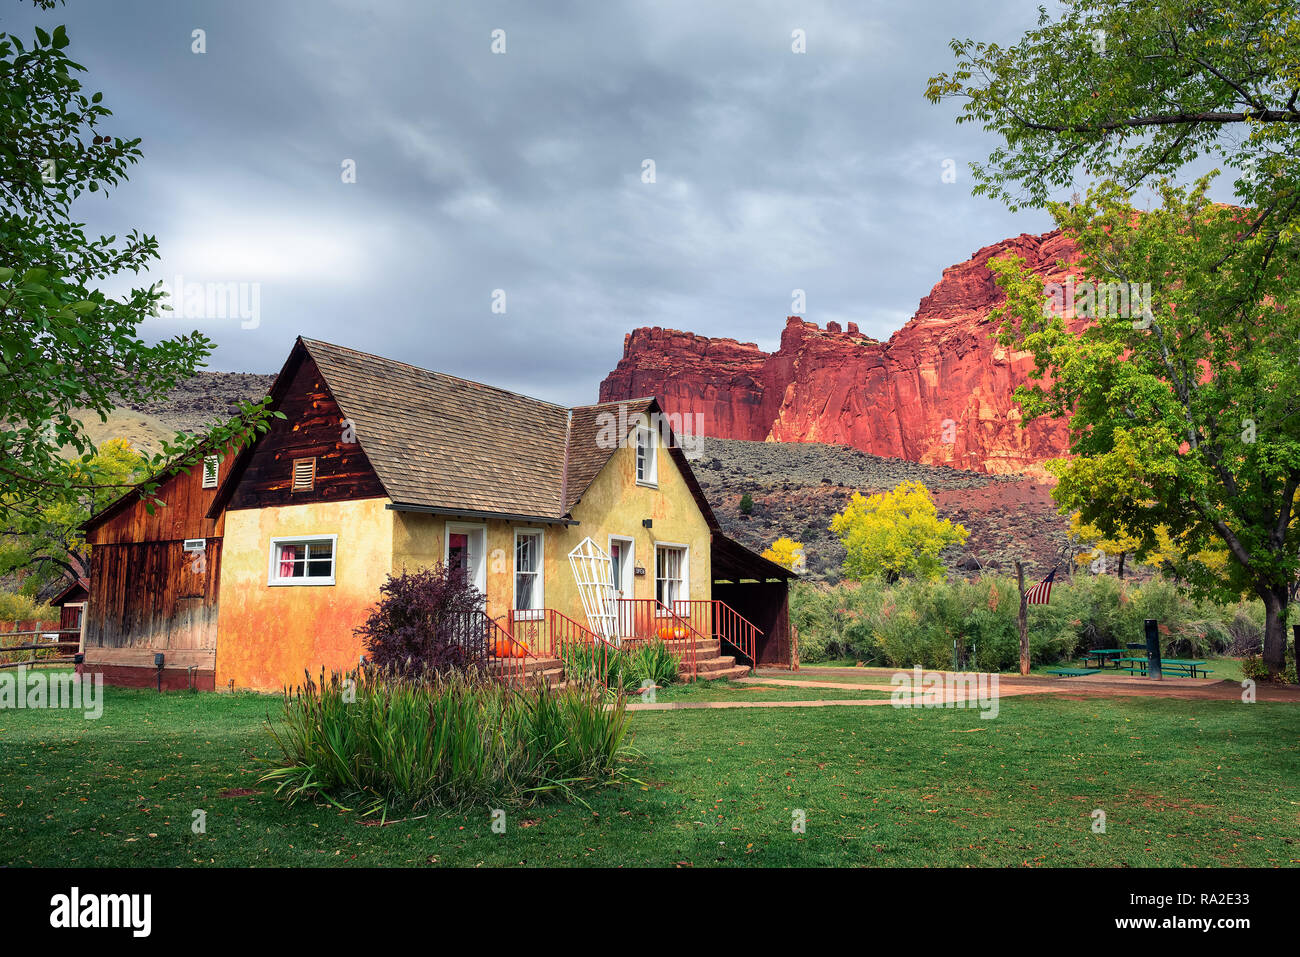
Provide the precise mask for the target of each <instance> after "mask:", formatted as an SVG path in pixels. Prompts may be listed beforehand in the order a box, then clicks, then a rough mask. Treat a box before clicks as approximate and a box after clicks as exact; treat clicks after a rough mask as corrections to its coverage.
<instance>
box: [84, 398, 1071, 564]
mask: <svg viewBox="0 0 1300 957" xmlns="http://www.w3.org/2000/svg"><path fill="white" fill-rule="evenodd" d="M272 379H273V377H272V376H265V375H250V374H241V373H203V374H201V375H198V376H196V377H195V378H193V379H190V380H188V381H186V382H184V383H182V384H181V386H180V387H179V388H178V389H176V390H175V391H174V392H173V393H172V394H171V395H170V396H169V397H168V398H167V399H166V400H163V401H159V402H155V403H150V404H148V405H144V406H141V407H140V408H130V407H124V408H122V409H120V410H119V411H118V413H117V414H115V415H114V416H113V417H112V418H111V420H110V422H109V423H108V424H106V425H104V426H102V427H100V426H98V424H97V427H96V430H97V432H100V431H102V432H103V433H104V434H103V435H97V438H100V439H103V438H108V437H110V436H111V435H122V436H126V437H128V438H130V439H131V440H132V442H133V444H136V445H137V446H138V447H142V448H148V447H151V446H156V443H157V440H158V439H160V438H162V437H163V436H164V435H170V434H172V433H174V432H175V431H178V430H179V431H198V430H200V429H202V428H203V427H204V426H205V425H207V424H209V423H212V422H216V421H218V420H220V419H222V418H224V417H226V416H228V415H230V414H231V412H232V411H233V405H234V403H235V401H237V400H238V399H255V398H260V397H261V396H263V395H265V394H266V392H267V391H268V390H269V389H270V386H271V381H272ZM692 465H693V467H694V469H695V473H696V475H697V476H698V478H699V480H700V484H701V485H702V486H703V488H704V491H705V494H706V495H707V497H708V499H709V502H710V503H711V504H712V506H713V508H714V510H715V512H716V513H717V515H718V519H719V521H721V522H722V524H723V527H724V528H725V529H726V531H727V533H728V534H730V535H732V536H734V537H735V538H737V539H739V540H740V541H742V542H745V543H746V544H748V545H750V546H751V547H753V548H756V549H759V550H762V549H763V548H766V547H767V546H768V545H770V544H771V543H772V542H773V541H774V540H775V539H777V538H779V537H780V536H782V535H787V536H789V537H791V538H794V539H796V540H798V541H801V542H803V543H804V545H805V547H806V551H807V556H808V565H809V567H808V573H809V577H811V578H815V579H826V580H831V581H833V580H836V579H838V578H839V574H840V571H839V570H840V565H841V563H842V562H843V560H844V550H843V548H842V546H841V545H840V544H839V541H838V540H837V539H836V538H835V537H834V536H833V535H832V534H831V533H830V531H829V528H828V526H829V524H830V520H831V516H832V515H834V514H835V513H836V512H838V511H840V510H841V509H843V508H844V505H845V503H846V502H847V501H848V499H849V497H850V496H851V495H852V494H853V493H854V492H855V491H861V492H863V493H864V494H869V493H871V492H879V491H884V490H886V489H891V488H893V487H894V486H896V485H897V484H898V483H899V482H904V481H910V480H917V481H921V482H923V483H925V485H926V487H927V488H929V489H930V491H931V493H932V494H933V495H934V498H935V501H936V503H937V504H938V506H939V511H940V514H941V515H943V517H945V518H948V519H951V520H953V521H956V522H961V523H962V524H963V525H965V526H966V528H967V530H968V531H969V532H970V539H969V540H968V541H967V543H966V545H965V546H964V547H962V548H957V549H952V550H951V551H950V552H949V553H947V554H945V555H944V559H945V562H946V563H947V564H948V566H949V567H950V568H952V569H954V570H956V571H959V572H964V573H970V574H975V573H978V570H979V569H980V568H981V567H984V568H990V569H994V570H1001V571H1006V570H1008V569H1010V567H1011V562H1012V561H1013V560H1014V559H1016V558H1019V559H1021V560H1022V561H1026V562H1028V563H1030V566H1031V568H1034V569H1035V570H1038V569H1042V570H1043V571H1045V570H1046V568H1049V567H1051V564H1052V562H1053V561H1054V559H1055V556H1056V554H1057V551H1058V549H1059V548H1060V547H1061V546H1062V545H1063V544H1064V542H1065V537H1066V534H1065V533H1066V524H1065V522H1064V520H1063V519H1062V518H1061V517H1060V516H1059V515H1057V512H1056V508H1055V505H1054V504H1053V503H1052V500H1051V497H1050V495H1049V493H1048V488H1047V487H1046V486H1045V485H1043V484H1041V483H1039V482H1037V481H1035V480H1033V479H1031V478H1027V477H1025V476H1009V475H992V474H988V473H987V472H975V471H965V470H961V469H955V468H950V467H948V466H943V465H930V464H924V463H919V462H911V461H907V460H905V459H899V458H885V457H881V456H877V455H871V454H868V453H866V452H863V451H861V450H859V449H854V448H850V447H847V446H844V445H829V444H819V443H799V442H750V441H742V440H728V439H713V438H710V439H706V440H705V441H704V443H703V451H702V454H701V455H700V456H699V457H698V458H696V459H695V460H694V461H693V462H692ZM746 493H748V494H749V495H750V496H751V498H752V499H753V501H754V507H753V509H752V510H751V512H750V514H748V515H745V514H742V513H741V510H740V500H741V498H742V497H743V496H744V495H745V494H746Z"/></svg>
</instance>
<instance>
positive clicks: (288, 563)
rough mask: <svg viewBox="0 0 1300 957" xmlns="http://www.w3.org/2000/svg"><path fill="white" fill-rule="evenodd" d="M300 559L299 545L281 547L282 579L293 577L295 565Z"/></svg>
mask: <svg viewBox="0 0 1300 957" xmlns="http://www.w3.org/2000/svg"><path fill="white" fill-rule="evenodd" d="M297 558H298V546H297V545H281V546H280V577H281V578H292V577H293V563H294V561H295V560H296V559H297Z"/></svg>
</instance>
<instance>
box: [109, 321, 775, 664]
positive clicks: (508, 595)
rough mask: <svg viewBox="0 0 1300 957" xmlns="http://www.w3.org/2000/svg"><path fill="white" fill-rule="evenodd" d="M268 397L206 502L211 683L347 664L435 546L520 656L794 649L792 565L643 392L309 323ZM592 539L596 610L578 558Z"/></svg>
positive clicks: (744, 655) (538, 659) (706, 657)
mask: <svg viewBox="0 0 1300 957" xmlns="http://www.w3.org/2000/svg"><path fill="white" fill-rule="evenodd" d="M271 399H272V407H273V408H274V409H275V410H276V411H278V412H279V413H281V414H282V415H283V416H284V417H283V418H277V419H276V420H275V422H274V424H273V425H272V427H271V428H270V430H269V431H268V432H267V433H266V434H264V435H262V436H261V437H259V438H258V440H257V441H256V442H255V443H253V444H252V445H250V446H248V447H247V448H245V449H244V450H243V451H242V452H241V453H240V454H239V455H238V456H237V457H235V458H234V459H233V461H231V462H230V463H229V465H228V468H226V469H225V473H226V474H225V475H224V477H223V479H222V481H221V482H220V484H219V486H218V487H217V488H216V489H215V491H214V493H213V494H212V497H211V503H210V505H209V506H208V509H207V512H206V516H207V517H208V518H209V519H216V518H218V517H220V518H223V519H224V528H223V538H222V540H221V541H220V548H219V555H220V569H219V587H218V589H217V593H218V595H219V614H218V618H217V621H218V625H217V638H216V655H215V676H214V677H215V681H214V682H213V684H215V686H216V687H217V688H226V687H236V688H252V689H261V690H277V689H279V688H281V687H283V686H285V685H287V684H295V683H298V682H300V681H301V680H302V678H303V675H304V671H306V672H309V673H312V674H315V673H317V672H318V671H319V670H320V669H321V668H324V669H326V670H327V671H328V670H346V669H351V668H353V667H355V666H356V665H357V663H358V661H359V660H360V659H361V657H362V656H363V655H364V653H365V648H364V645H363V642H362V640H361V639H360V638H359V637H357V636H356V635H355V634H354V630H355V629H356V628H357V627H358V625H360V624H361V623H362V622H363V621H364V620H365V618H366V616H367V614H368V613H369V611H370V609H371V608H372V607H373V606H374V603H375V601H376V600H377V598H378V597H379V594H380V587H381V586H382V585H383V584H384V582H385V581H386V579H387V578H388V576H389V575H390V574H395V573H399V572H401V571H403V570H417V569H422V568H427V567H430V566H433V565H436V564H438V563H443V564H445V565H449V566H452V567H456V568H460V569H462V570H463V571H464V573H465V574H466V576H467V577H468V578H469V580H470V581H472V582H473V583H474V584H475V585H476V586H477V587H478V589H479V590H480V591H481V592H482V593H483V595H484V596H485V608H484V612H485V616H484V617H485V620H486V622H487V627H488V628H489V629H490V630H491V632H492V633H493V634H498V635H502V636H506V637H507V638H508V639H511V640H513V641H514V643H515V647H516V648H518V649H525V648H526V649H527V652H526V653H525V652H524V651H523V650H519V651H516V652H514V655H516V656H518V657H520V658H529V659H532V660H531V661H530V662H529V667H535V668H537V669H543V668H545V667H546V662H547V661H548V660H550V661H552V663H553V659H554V657H555V656H556V655H557V654H558V647H559V644H560V643H561V642H562V641H564V640H575V636H577V637H578V638H579V639H582V640H591V639H592V638H593V637H594V636H595V635H596V634H597V633H600V634H602V635H603V636H604V637H605V638H608V639H612V640H613V641H615V642H619V643H621V642H622V641H624V640H626V641H635V640H642V639H645V638H647V637H656V636H657V637H661V638H666V639H667V640H669V641H670V642H674V645H673V647H674V648H675V649H676V650H679V651H682V652H683V653H684V656H685V657H686V659H687V661H688V663H689V664H690V667H691V669H692V671H693V672H698V673H711V674H717V675H724V674H725V675H731V674H736V673H741V672H743V671H745V670H747V669H748V668H749V667H750V666H753V665H757V664H774V665H786V664H788V663H789V661H790V640H789V613H788V604H787V586H788V579H789V578H790V573H789V572H788V571H786V570H785V569H783V568H781V567H780V566H778V565H775V564H773V563H772V562H769V561H767V560H766V559H764V558H762V557H761V556H759V555H757V554H755V553H754V552H752V551H750V550H749V549H747V548H745V547H744V546H742V545H740V544H739V543H737V542H735V541H733V540H731V539H729V538H728V537H727V536H725V535H723V533H722V531H721V529H720V527H719V525H718V522H717V520H716V518H715V517H714V515H713V512H712V510H711V509H710V508H709V505H708V502H707V501H706V500H705V498H704V495H703V493H702V492H701V490H700V487H699V484H698V483H697V482H696V480H695V477H694V475H693V473H692V472H691V468H690V465H689V462H688V460H687V457H686V454H685V451H684V449H683V448H682V447H681V444H682V443H681V440H680V437H679V436H678V435H677V433H676V431H675V430H673V429H672V428H671V427H669V424H668V423H667V422H666V417H664V416H663V415H662V414H661V412H660V409H659V406H658V404H657V403H656V402H655V400H654V399H642V400H635V401H631V402H626V403H605V404H601V405H594V406H584V407H580V408H573V409H569V408H564V407H562V406H558V405H554V404H552V403H548V402H543V401H540V400H537V399H532V398H528V397H526V396H521V395H517V394H515V393H512V392H509V391H506V390H503V389H497V388H493V387H491V386H487V385H482V384H480V383H476V382H470V381H467V380H464V379H460V378H456V377H453V376H449V375H443V374H440V373H436V372H430V371H428V370H425V369H420V368H416V367H415V366H411V365H408V364H406V363H402V362H397V361H393V360H390V359H384V358H380V357H378V356H373V355H369V354H366V353H363V352H358V351H355V350H352V349H347V348H344V347H341V346H337V345H331V344H328V343H324V342H319V341H315V340H310V339H302V338H300V339H298V340H297V342H296V343H295V344H294V347H293V350H292V352H291V353H290V355H289V358H288V360H287V361H286V362H285V365H284V368H283V369H282V370H281V372H280V374H279V376H278V377H277V379H276V382H275V384H274V386H273V388H272V391H271ZM225 465H226V463H223V466H225ZM588 540H589V541H588ZM593 546H594V547H595V549H598V551H597V552H594V554H598V555H599V556H600V557H601V561H603V562H604V568H605V571H604V574H605V575H606V576H608V582H607V584H608V583H609V582H612V586H613V595H614V601H613V604H612V607H613V608H614V609H615V610H614V612H613V614H612V615H610V616H606V617H607V618H609V620H601V621H595V620H594V616H593V614H592V608H591V607H590V602H588V603H586V604H584V601H583V594H582V589H580V586H579V576H580V574H581V573H580V572H579V571H578V570H576V569H575V563H574V562H572V561H571V560H570V553H571V552H573V551H574V550H575V549H580V547H581V548H586V549H588V552H589V553H591V551H590V550H591V549H592V547H593ZM92 561H93V558H92ZM606 593H607V594H608V592H606ZM90 600H91V603H92V604H93V602H94V601H95V598H94V596H93V595H92V596H91V599H90ZM607 604H608V603H607ZM487 647H488V648H489V649H490V650H491V649H493V648H495V647H496V644H494V642H493V640H492V636H491V635H488V637H487ZM507 654H510V653H509V652H508V653H507ZM160 667H162V666H160ZM521 667H522V664H521Z"/></svg>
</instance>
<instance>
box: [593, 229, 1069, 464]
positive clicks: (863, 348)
mask: <svg viewBox="0 0 1300 957" xmlns="http://www.w3.org/2000/svg"><path fill="white" fill-rule="evenodd" d="M1006 254H1014V255H1018V256H1021V257H1022V258H1024V260H1025V261H1026V263H1027V264H1028V265H1029V267H1030V268H1032V269H1033V270H1034V271H1035V272H1037V273H1038V274H1039V275H1041V276H1042V277H1043V280H1044V282H1048V281H1059V280H1062V279H1063V278H1064V276H1065V274H1066V270H1064V269H1062V268H1061V267H1060V265H1059V263H1060V262H1072V261H1075V260H1076V259H1077V256H1078V254H1077V251H1076V250H1075V247H1074V245H1073V244H1072V243H1071V242H1070V241H1069V240H1068V239H1066V238H1065V237H1064V236H1062V235H1061V234H1060V233H1059V232H1051V233H1045V234H1043V235H1041V236H1030V235H1022V236H1019V237H1016V238H1015V239H1008V240H1005V241H1003V242H1001V243H998V244H997V245H994V246H988V247H986V248H984V249H981V250H980V251H979V252H977V253H976V254H975V255H974V256H972V257H971V258H970V259H969V260H967V261H966V262H964V263H961V264H959V265H957V266H952V267H950V268H949V269H946V270H944V274H943V278H942V279H941V280H940V281H939V283H938V284H937V285H936V286H935V287H934V289H933V290H932V291H931V292H930V294H929V295H928V296H926V297H925V298H924V299H922V300H921V304H920V307H919V308H918V309H917V312H916V315H915V316H913V317H912V319H911V320H909V321H908V323H907V324H906V325H905V326H904V327H903V328H902V329H900V330H899V331H898V332H896V333H895V334H894V335H893V336H891V337H890V339H889V341H888V342H879V341H877V340H875V339H872V338H870V337H869V336H865V335H863V334H862V333H861V332H859V330H858V328H857V326H856V325H854V324H853V323H850V324H849V325H848V328H847V329H842V328H840V326H839V324H838V323H834V322H831V323H827V325H826V328H825V329H822V328H819V327H818V326H817V324H816V323H811V322H806V321H804V320H803V319H801V318H799V317H798V316H791V317H789V318H788V319H787V320H786V326H785V330H784V332H783V333H782V336H781V347H780V348H779V349H778V350H777V351H776V352H773V353H767V352H764V351H762V350H761V349H759V348H758V346H756V345H755V344H753V343H743V342H737V341H736V340H734V339H710V338H706V337H704V336H698V335H694V334H693V333H689V332H679V331H677V330H673V329H662V328H659V327H654V328H640V329H636V330H633V331H632V332H631V333H629V334H628V335H627V336H626V338H625V339H624V343H623V357H622V359H621V360H620V361H619V363H618V366H617V367H616V368H615V369H614V371H612V372H611V373H610V374H609V375H608V376H607V377H606V378H605V380H604V382H602V383H601V386H600V398H601V400H602V401H604V400H622V399H632V398H638V397H641V396H648V395H654V396H657V397H658V398H659V401H660V404H661V405H663V406H664V409H665V411H667V412H669V413H684V414H697V413H698V415H699V418H698V419H693V420H692V421H693V422H698V423H699V424H700V426H701V429H700V431H701V432H702V433H703V434H704V435H708V436H713V437H717V438H730V439H750V440H760V441H761V440H764V439H770V440H775V441H777V442H822V443H829V444H836V445H848V446H852V447H854V448H857V449H861V450H863V451H865V452H870V453H872V454H875V455H880V456H886V457H890V458H899V459H907V460H909V461H912V462H923V463H927V464H946V465H953V466H957V467H960V468H963V469H970V470H974V471H979V472H989V473H997V474H1013V473H1025V472H1027V473H1030V474H1038V475H1042V470H1041V463H1042V462H1043V461H1044V460H1045V459H1048V458H1053V457H1056V456H1059V455H1060V454H1061V453H1062V451H1063V450H1064V449H1065V447H1066V425H1065V423H1064V422H1060V421H1039V422H1034V423H1031V424H1030V425H1029V427H1028V428H1022V427H1021V424H1020V419H1021V415H1020V409H1019V406H1018V405H1017V404H1016V403H1015V401H1014V400H1013V398H1012V393H1013V391H1014V390H1015V388H1016V386H1018V385H1020V384H1021V383H1023V382H1025V381H1026V380H1027V379H1028V378H1029V374H1030V372H1031V371H1032V369H1033V363H1032V361H1031V359H1030V357H1029V355H1028V354H1026V353H1018V352H1010V351H1008V350H1007V349H1004V348H1003V347H1001V346H999V345H998V344H997V342H996V341H995V340H994V335H995V333H996V331H997V330H996V323H994V322H993V320H992V319H991V318H990V315H989V314H990V312H991V311H992V310H993V308H994V307H995V306H996V305H997V304H998V303H999V301H1000V300H1001V294H1000V292H999V290H998V289H997V287H996V285H995V284H994V281H993V274H992V273H991V272H990V270H989V268H988V262H989V260H990V259H992V258H994V257H997V256H1002V255H1006Z"/></svg>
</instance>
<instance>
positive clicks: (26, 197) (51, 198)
mask: <svg viewBox="0 0 1300 957" xmlns="http://www.w3.org/2000/svg"><path fill="white" fill-rule="evenodd" d="M53 5H54V4H53V3H52V2H50V0H37V6H39V7H42V8H46V9H49V8H51V7H53ZM68 45H69V41H68V34H67V30H66V29H65V28H64V27H62V26H58V27H55V28H54V29H52V30H48V31H47V30H45V29H44V28H40V27H38V28H37V29H36V31H35V38H34V39H31V40H28V41H24V40H23V39H22V38H21V37H18V36H16V35H13V34H10V33H0V90H2V91H3V95H0V480H2V481H3V489H4V492H5V493H6V494H5V495H4V496H3V499H0V521H7V520H9V519H12V518H13V517H14V516H15V515H16V514H22V515H26V516H32V515H35V514H38V513H39V512H40V511H41V510H43V509H45V508H47V507H49V506H50V504H51V503H53V502H57V501H60V500H75V499H77V498H78V496H80V495H82V494H83V493H85V492H86V491H87V490H89V489H95V488H100V487H105V486H108V485H113V484H116V483H118V482H120V477H115V476H113V475H111V474H109V473H107V472H105V471H104V470H102V469H100V468H99V467H98V465H97V463H96V461H95V448H94V445H93V443H92V442H91V440H90V438H89V437H88V435H87V433H86V430H85V428H84V426H83V421H84V420H85V419H87V418H88V417H90V416H98V417H99V418H100V419H101V420H106V419H107V417H108V414H109V413H110V412H111V411H112V410H113V409H114V408H115V407H116V406H118V405H123V404H129V403H139V402H147V401H149V400H153V399H157V398H160V397H162V396H164V395H166V394H167V393H168V392H169V391H170V390H171V389H172V388H173V387H174V386H175V385H176V383H177V382H178V381H180V380H182V379H185V378H187V377H189V376H192V375H193V374H194V373H195V372H196V371H197V370H198V369H199V367H200V366H201V365H202V364H203V361H204V360H205V359H206V357H207V356H208V355H210V354H211V352H212V349H213V344H212V342H211V341H210V340H209V339H207V338H206V337H205V336H202V335H200V334H199V333H198V332H193V333H190V334H187V335H177V336H174V337H171V338H168V339H163V340H162V341H160V342H157V343H154V344H147V343H146V342H145V341H144V340H143V339H142V338H141V337H140V335H139V334H138V327H139V325H140V323H142V322H143V321H144V320H145V319H146V318H147V317H148V316H150V315H151V314H153V313H154V312H155V311H156V307H157V306H158V304H159V300H160V298H161V292H160V290H159V289H157V288H155V287H142V288H136V289H132V290H131V291H130V292H128V293H125V294H123V295H117V296H110V295H108V294H106V293H105V292H103V291H102V288H101V287H102V286H103V285H104V284H106V283H108V282H109V281H110V280H113V279H114V278H116V277H122V276H125V275H127V274H139V273H140V272H142V271H143V270H145V269H146V268H147V266H148V264H149V263H150V262H151V261H153V260H156V259H157V258H158V243H157V241H156V240H155V239H154V238H153V237H152V236H147V235H144V234H142V233H140V232H138V231H136V230H131V231H130V232H129V233H127V234H126V235H125V236H124V237H122V239H120V240H119V239H118V237H117V236H115V235H114V236H91V235H87V232H86V229H85V227H84V225H83V224H82V223H80V222H78V221H77V217H76V215H75V213H74V206H75V203H76V201H77V200H78V199H79V198H81V197H84V196H86V195H87V194H102V193H104V192H106V191H107V190H109V189H110V188H115V187H117V186H120V185H121V184H122V183H123V182H124V181H125V180H126V178H127V175H126V174H127V171H128V169H129V167H130V166H131V165H133V164H135V163H137V162H139V160H140V157H141V151H140V141H139V139H129V138H124V137H122V136H118V135H115V134H114V133H112V132H109V131H106V130H105V129H104V127H105V126H106V124H107V122H108V121H109V118H110V116H111V113H110V111H109V110H108V108H107V107H105V106H104V105H103V96H102V94H100V93H88V92H86V91H85V90H83V88H82V84H81V80H80V79H79V75H80V74H82V73H84V72H85V68H84V67H82V66H81V65H80V64H78V63H76V62H75V61H73V60H72V59H71V58H70V57H69V56H68V55H67V52H66V50H67V47H68ZM266 418H267V413H266V408H265V403H260V404H253V403H241V405H240V412H239V415H237V416H236V417H235V418H233V419H232V420H231V421H230V422H228V423H226V424H224V425H221V426H219V427H217V428H215V429H214V430H213V431H212V432H211V433H210V434H209V435H206V436H203V437H192V436H184V435H178V436H176V437H175V438H174V439H172V440H170V441H166V442H164V443H163V444H162V449H161V451H160V452H159V453H158V454H157V455H156V456H154V457H153V459H152V460H151V461H150V466H151V470H152V471H154V472H157V471H159V470H161V469H162V467H163V465H164V463H170V465H171V466H172V467H174V468H189V467H191V466H192V465H193V464H194V463H196V462H197V461H198V460H199V458H200V457H201V456H202V455H203V453H204V452H205V451H206V450H208V449H223V448H226V447H229V446H237V445H240V444H242V443H243V442H246V441H247V440H248V439H249V438H250V437H251V436H252V435H253V434H255V433H256V432H257V431H259V430H264V429H265V427H266V424H267V422H266ZM68 458H73V459H76V460H78V462H79V467H78V468H74V469H69V468H67V467H66V460H67V459H68ZM152 488H153V486H147V487H146V488H145V489H144V491H145V492H146V493H148V492H150V491H152Z"/></svg>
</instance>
